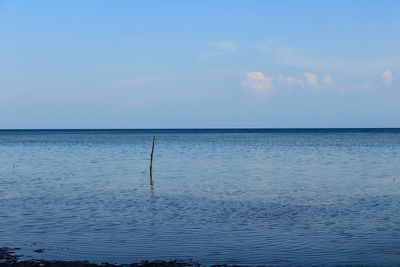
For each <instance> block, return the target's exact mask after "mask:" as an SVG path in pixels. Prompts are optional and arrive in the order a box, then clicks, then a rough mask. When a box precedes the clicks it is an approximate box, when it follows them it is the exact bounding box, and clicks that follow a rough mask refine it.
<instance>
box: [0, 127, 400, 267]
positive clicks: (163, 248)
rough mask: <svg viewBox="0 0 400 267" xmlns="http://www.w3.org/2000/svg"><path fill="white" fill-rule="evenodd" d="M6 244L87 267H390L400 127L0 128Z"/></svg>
mask: <svg viewBox="0 0 400 267" xmlns="http://www.w3.org/2000/svg"><path fill="white" fill-rule="evenodd" d="M154 136H156V139H155V146H154V158H153V164H152V165H153V167H152V173H150V170H149V166H150V154H151V150H152V143H153V137H154ZM6 246H7V247H12V248H15V247H18V248H20V250H18V251H17V254H19V255H23V257H22V259H32V258H33V259H50V260H88V261H91V262H95V263H101V262H110V263H120V264H123V263H131V262H139V261H142V260H175V259H179V260H184V261H190V260H192V261H195V262H199V263H201V264H202V265H205V266H207V265H212V264H239V265H278V266H281V265H282V266H288V265H289V266H293V265H303V266H310V265H325V266H338V265H352V264H354V265H355V264H357V265H367V266H369V265H378V266H398V264H400V129H389V128H385V129H141V130H139V129H135V130H129V129H126V130H125V129H124V130H117V129H112V130H108V129H99V130H0V247H6Z"/></svg>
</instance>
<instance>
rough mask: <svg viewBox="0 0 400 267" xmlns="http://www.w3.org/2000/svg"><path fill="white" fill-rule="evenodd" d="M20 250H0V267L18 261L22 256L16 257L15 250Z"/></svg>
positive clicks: (5, 248)
mask: <svg viewBox="0 0 400 267" xmlns="http://www.w3.org/2000/svg"><path fill="white" fill-rule="evenodd" d="M19 249H20V248H8V247H4V248H0V265H3V264H12V263H16V262H17V261H18V258H19V257H20V256H18V255H14V250H19Z"/></svg>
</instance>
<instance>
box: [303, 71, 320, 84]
mask: <svg viewBox="0 0 400 267" xmlns="http://www.w3.org/2000/svg"><path fill="white" fill-rule="evenodd" d="M304 76H305V77H306V79H307V82H308V83H309V84H311V85H318V78H317V75H315V74H314V73H308V72H306V73H304Z"/></svg>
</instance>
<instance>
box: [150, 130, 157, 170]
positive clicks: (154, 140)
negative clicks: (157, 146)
mask: <svg viewBox="0 0 400 267" xmlns="http://www.w3.org/2000/svg"><path fill="white" fill-rule="evenodd" d="M155 142H156V136H154V137H153V146H152V148H151V155H150V177H151V175H152V172H153V153H154V143H155Z"/></svg>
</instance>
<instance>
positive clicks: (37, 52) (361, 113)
mask: <svg viewBox="0 0 400 267" xmlns="http://www.w3.org/2000/svg"><path fill="white" fill-rule="evenodd" d="M399 14H400V1H398V0H395V1H385V0H382V1H367V0H363V1H361V0H360V1H355V0H354V1H349V0H346V1H341V0H334V1H333V0H332V1H329V0H326V1H306V0H305V1H297V0H296V1H285V0H283V1H272V0H271V1H253V0H242V1H234V0H229V1H223V0H217V1H215V0H213V1H173V0H171V1H151V0H148V1H139V0H138V1H101V0H99V1H40V0H39V1H18V0H15V1H7V0H0V36H1V37H0V129H20V128H21V129H25V128H28V129H40V128H46V129H48V128H57V129H60V128H61V129H62V128H124V129H126V128H319V127H323V128H325V127H334V128H337V127H400V15H399Z"/></svg>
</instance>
